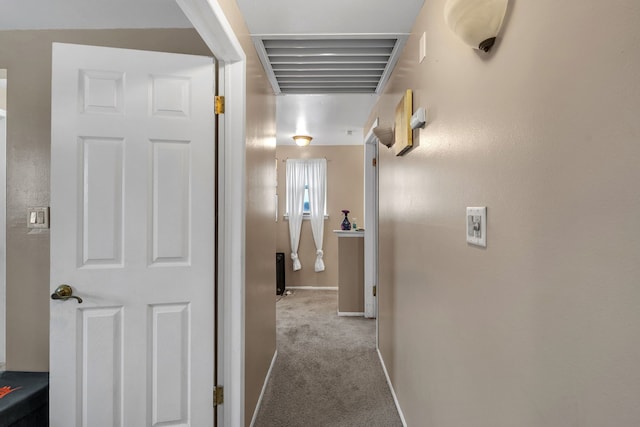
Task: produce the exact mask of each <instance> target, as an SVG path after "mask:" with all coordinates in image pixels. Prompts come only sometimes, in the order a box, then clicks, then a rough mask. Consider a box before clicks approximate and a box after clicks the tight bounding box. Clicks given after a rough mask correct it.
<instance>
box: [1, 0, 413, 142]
mask: <svg viewBox="0 0 640 427" xmlns="http://www.w3.org/2000/svg"><path fill="white" fill-rule="evenodd" d="M0 1H2V6H0V9H1V12H0V30H16V29H20V30H28V29H72V28H81V29H92V28H95V29H99V28H189V27H191V26H192V25H191V24H190V22H189V21H188V20H187V19H186V17H185V16H184V15H183V13H182V11H181V10H180V8H179V7H178V5H177V4H176V3H175V0H0ZM237 2H238V5H239V7H240V10H241V11H242V13H243V15H244V17H245V20H246V22H247V26H248V27H249V31H250V33H251V34H252V35H278V34H279V35H283V34H286V35H316V36H317V35H332V36H333V35H336V34H338V35H345V36H347V35H351V36H353V35H356V36H358V35H364V34H368V35H375V34H403V33H408V32H409V31H410V30H411V27H412V26H413V22H414V20H415V16H416V14H417V13H418V11H419V10H420V8H421V7H422V5H423V3H424V0H373V1H372V0H323V1H313V2H312V1H305V0H237ZM375 101H376V96H375V95H363V94H353V95H345V94H336V95H282V96H278V99H277V110H276V111H277V126H278V127H277V137H276V140H277V143H278V144H290V143H293V142H292V140H291V136H293V135H294V134H296V133H298V132H301V131H302V129H300V125H299V124H300V123H306V125H305V126H306V128H307V129H306V131H307V133H309V134H310V135H311V136H312V137H313V138H314V140H313V142H312V144H324V145H343V144H347V145H349V144H361V143H362V139H363V138H362V133H363V129H362V127H363V126H364V122H365V120H366V118H367V117H368V115H369V111H370V110H371V107H372V106H373V104H374V103H375ZM349 130H351V131H352V135H348V134H347V131H349Z"/></svg>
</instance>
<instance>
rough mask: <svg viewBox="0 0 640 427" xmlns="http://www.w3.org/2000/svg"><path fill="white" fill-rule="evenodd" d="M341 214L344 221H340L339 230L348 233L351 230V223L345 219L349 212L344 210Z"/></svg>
mask: <svg viewBox="0 0 640 427" xmlns="http://www.w3.org/2000/svg"><path fill="white" fill-rule="evenodd" d="M342 213H343V214H344V219H343V220H342V224H340V228H341V229H342V230H344V231H349V230H351V223H350V222H349V218H348V217H347V214H348V213H349V211H348V210H346V209H344V210H343V211H342Z"/></svg>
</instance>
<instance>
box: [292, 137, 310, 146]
mask: <svg viewBox="0 0 640 427" xmlns="http://www.w3.org/2000/svg"><path fill="white" fill-rule="evenodd" d="M312 139H313V138H311V137H310V136H309V135H295V136H294V137H293V140H294V141H295V143H296V145H299V146H300V147H304V146H305V145H309V144H310V143H311V140H312Z"/></svg>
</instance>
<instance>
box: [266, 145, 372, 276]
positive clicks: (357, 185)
mask: <svg viewBox="0 0 640 427" xmlns="http://www.w3.org/2000/svg"><path fill="white" fill-rule="evenodd" d="M276 156H277V158H278V224H277V244H276V249H277V252H284V253H285V257H284V258H285V265H286V267H285V283H286V286H338V238H337V237H336V235H335V234H334V233H333V230H339V229H340V223H342V219H343V218H344V216H343V215H342V212H340V211H341V210H342V209H349V210H350V211H351V213H350V214H349V219H350V220H351V219H353V218H354V217H355V218H357V219H358V222H359V223H360V224H358V226H359V227H362V226H363V225H364V224H363V223H362V220H363V218H364V158H363V156H364V151H363V146H362V145H349V146H337V145H325V146H323V145H313V143H311V145H310V146H307V147H298V146H295V145H279V146H278V147H277V148H276ZM322 157H324V158H326V159H327V214H328V215H329V219H327V220H325V222H324V242H323V243H324V248H323V252H324V255H323V260H324V265H325V271H323V272H320V273H316V272H315V271H314V264H315V260H316V246H315V242H314V241H313V234H312V232H311V222H310V221H302V231H301V233H300V245H299V248H298V256H299V257H300V262H301V263H302V269H301V270H298V271H295V272H294V271H293V264H292V261H291V256H290V255H291V244H290V243H289V222H288V221H286V220H284V219H283V215H284V213H285V210H286V200H287V191H286V187H287V185H286V164H285V163H284V162H283V160H286V159H287V158H289V159H297V158H301V159H302V158H305V159H313V158H322Z"/></svg>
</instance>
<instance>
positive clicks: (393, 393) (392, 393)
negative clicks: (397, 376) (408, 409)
mask: <svg viewBox="0 0 640 427" xmlns="http://www.w3.org/2000/svg"><path fill="white" fill-rule="evenodd" d="M376 351H377V352H378V357H379V358H380V363H381V364H382V370H383V371H384V376H385V377H386V378H387V384H388V385H389V390H391V396H393V402H394V403H395V404H396V409H397V410H398V415H400V421H402V425H403V426H404V427H407V421H406V420H405V419H404V414H403V413H402V408H401V407H400V403H398V396H396V391H395V390H394V389H393V385H392V384H391V378H389V372H387V366H386V365H385V364H384V359H383V358H382V353H380V349H379V348H376Z"/></svg>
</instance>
